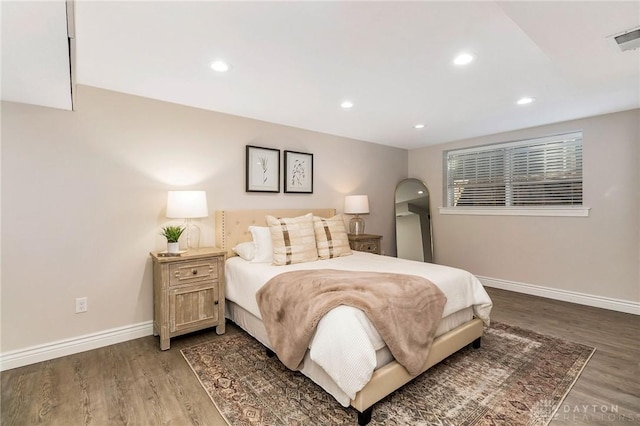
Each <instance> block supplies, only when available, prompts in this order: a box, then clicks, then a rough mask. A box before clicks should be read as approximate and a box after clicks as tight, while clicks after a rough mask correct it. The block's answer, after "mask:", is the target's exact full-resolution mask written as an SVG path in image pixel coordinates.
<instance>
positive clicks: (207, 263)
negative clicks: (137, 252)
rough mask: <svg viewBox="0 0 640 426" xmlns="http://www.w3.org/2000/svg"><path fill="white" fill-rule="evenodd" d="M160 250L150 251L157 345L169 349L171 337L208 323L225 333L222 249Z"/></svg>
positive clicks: (204, 326)
mask: <svg viewBox="0 0 640 426" xmlns="http://www.w3.org/2000/svg"><path fill="white" fill-rule="evenodd" d="M162 254H163V253H162V252H152V253H151V258H152V259H153V335H154V336H157V335H160V349H162V350H163V351H164V350H167V349H169V346H170V343H169V339H170V338H172V337H175V336H179V335H181V334H185V333H190V332H192V331H196V330H201V329H203V328H207V327H214V326H215V327H216V333H218V334H224V331H225V330H224V329H225V323H224V321H225V318H224V260H225V251H223V250H220V249H218V248H213V247H209V248H201V249H192V250H189V251H187V252H186V253H182V254H181V255H180V256H163V255H162Z"/></svg>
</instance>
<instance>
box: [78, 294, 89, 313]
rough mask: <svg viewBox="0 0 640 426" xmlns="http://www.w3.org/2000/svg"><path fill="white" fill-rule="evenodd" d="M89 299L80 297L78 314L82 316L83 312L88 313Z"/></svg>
mask: <svg viewBox="0 0 640 426" xmlns="http://www.w3.org/2000/svg"><path fill="white" fill-rule="evenodd" d="M87 309H88V307H87V298H86V297H78V298H76V314H80V313H82V312H87Z"/></svg>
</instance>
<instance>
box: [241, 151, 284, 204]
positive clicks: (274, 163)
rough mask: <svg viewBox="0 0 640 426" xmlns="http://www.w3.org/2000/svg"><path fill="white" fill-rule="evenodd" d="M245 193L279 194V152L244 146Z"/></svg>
mask: <svg viewBox="0 0 640 426" xmlns="http://www.w3.org/2000/svg"><path fill="white" fill-rule="evenodd" d="M245 189H246V192H280V150H279V149H273V148H265V147H261V146H253V145H247V146H246V176H245Z"/></svg>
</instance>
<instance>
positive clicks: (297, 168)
mask: <svg viewBox="0 0 640 426" xmlns="http://www.w3.org/2000/svg"><path fill="white" fill-rule="evenodd" d="M284 170H285V172H284V192H286V193H289V194H291V193H298V194H313V154H310V153H306V152H297V151H285V152H284Z"/></svg>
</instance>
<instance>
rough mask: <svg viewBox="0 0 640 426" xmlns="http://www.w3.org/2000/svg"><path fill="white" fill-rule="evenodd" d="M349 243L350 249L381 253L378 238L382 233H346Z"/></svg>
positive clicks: (379, 238)
mask: <svg viewBox="0 0 640 426" xmlns="http://www.w3.org/2000/svg"><path fill="white" fill-rule="evenodd" d="M348 236H349V245H350V246H351V250H356V251H364V252H367V253H373V254H382V247H381V246H380V240H382V235H375V234H359V235H354V234H348Z"/></svg>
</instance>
